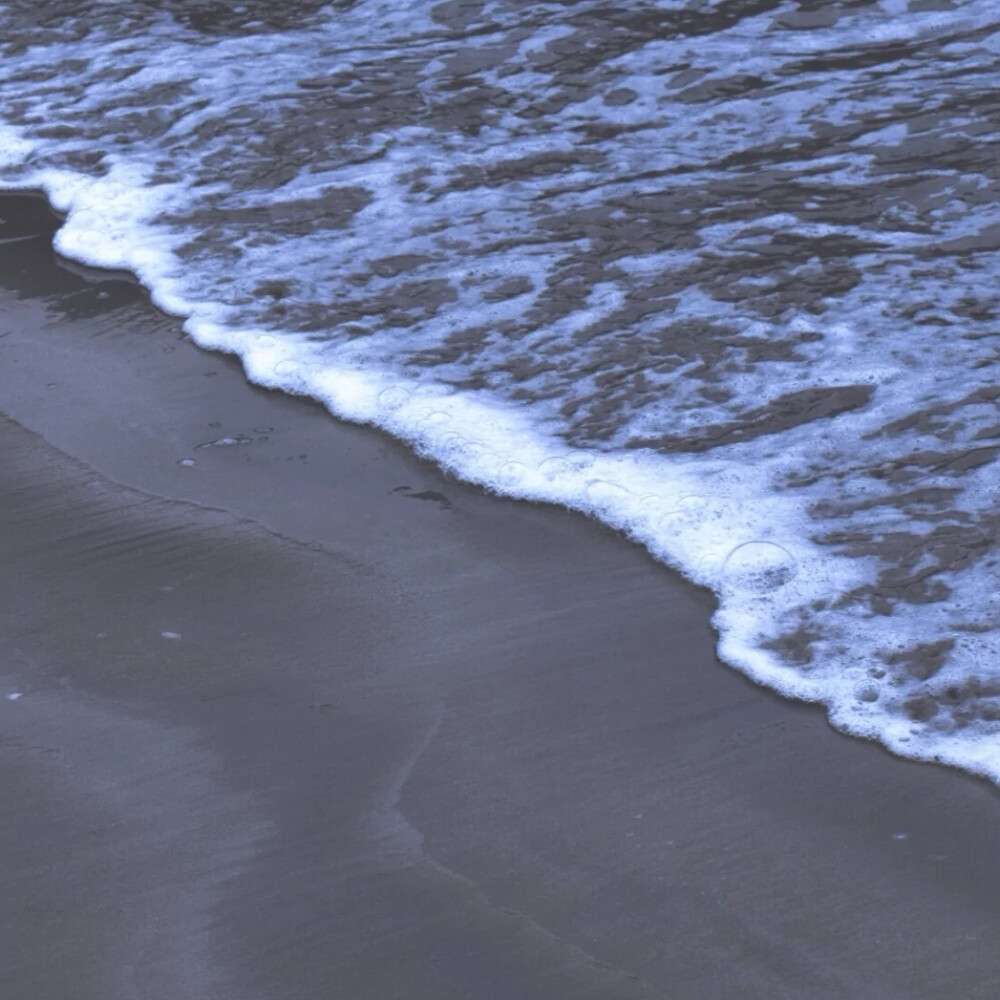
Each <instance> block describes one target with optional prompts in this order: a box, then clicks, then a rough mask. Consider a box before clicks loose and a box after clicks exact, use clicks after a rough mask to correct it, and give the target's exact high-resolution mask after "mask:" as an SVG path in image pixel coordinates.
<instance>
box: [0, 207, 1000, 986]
mask: <svg viewBox="0 0 1000 1000" xmlns="http://www.w3.org/2000/svg"><path fill="white" fill-rule="evenodd" d="M0 218H4V219H5V220H6V221H7V223H8V225H7V226H6V227H5V230H4V231H5V238H7V237H20V236H24V237H26V238H25V239H23V240H20V239H19V240H18V241H16V242H6V243H3V244H2V245H0V412H2V414H3V419H2V421H0V455H2V458H0V554H2V565H3V573H2V585H0V695H2V697H0V776H2V777H0V781H2V784H0V789H2V802H3V807H2V809H0V900H2V904H0V970H2V971H0V979H2V980H3V981H4V985H3V987H2V988H0V993H2V995H3V997H4V1000H8V998H9V1000H22V998H23V1000H29V998H30V1000H65V998H68V997H72V998H74V1000H187V998H190V1000H202V998H204V1000H265V998H266V1000H271V998H274V1000H305V998H319V997H323V998H327V997H329V998H338V1000H340V998H343V1000H396V998H398V1000H449V998H455V1000H471V998H476V1000H528V998H531V1000H563V998H566V1000H569V998H584V997H588V998H602V1000H604V998H607V1000H611V998H640V997H642V998H649V997H664V998H670V1000H689V998H690V1000H730V998H732V1000H737V998H738V1000H784V998H788V1000H832V998H851V1000H923V998H927V1000H931V998H934V1000H940V998H949V997H954V998H962V1000H975V998H982V1000H987V998H989V1000H992V998H994V997H995V996H996V992H997V986H996V983H997V981H998V978H1000V958H998V957H997V954H996V950H995V947H994V943H995V941H996V940H997V938H998V935H1000V903H998V900H1000V874H998V872H997V866H996V858H997V856H998V851H1000V799H998V796H997V792H996V789H995V788H994V787H992V786H991V785H989V784H987V783H985V782H983V781H979V780H976V779H973V778H970V777H968V776H967V775H964V774H962V773H959V772H957V771H951V770H947V769H944V768H940V767H935V766H929V765H920V764H915V763H911V762H906V761H902V760H898V759H895V758H892V757H890V756H889V755H888V754H886V753H885V752H884V751H883V750H881V749H880V748H879V747H877V746H876V745H874V744H869V743H865V742H862V741H859V740H855V739H849V738H846V737H844V736H841V735H840V734H838V733H836V732H834V731H833V730H832V729H831V728H830V727H829V726H828V724H827V723H826V721H825V718H824V716H823V714H822V712H821V711H819V710H818V709H816V708H815V707H809V706H804V705H798V704H793V703H790V702H788V701H784V700H782V699H780V698H778V697H776V696H773V695H772V694H770V693H769V692H767V691H764V690H761V689H759V688H757V687H755V686H753V685H752V684H750V683H749V682H747V681H746V680H745V679H744V678H743V677H741V676H739V675H738V674H737V673H735V672H734V671H732V670H731V669H729V668H727V667H726V666H724V665H723V664H721V663H719V661H718V660H717V659H716V656H715V653H714V641H715V640H714V636H713V633H712V631H711V629H710V627H709V618H710V615H711V613H712V607H713V603H712V598H711V595H709V594H707V593H704V592H701V591H698V590H696V589H695V588H693V587H691V586H690V585H688V584H687V583H686V582H685V581H683V580H682V579H680V578H679V577H678V576H677V575H675V574H674V573H672V572H671V571H670V570H668V569H667V568H665V567H663V566H661V565H658V564H657V563H655V562H654V561H652V560H651V559H650V558H649V556H648V555H647V554H646V553H644V552H643V551H642V550H640V549H639V548H638V547H636V546H634V545H632V544H630V543H628V542H627V541H625V540H624V539H622V538H620V537H618V536H616V535H615V534H614V533H612V532H611V531H609V530H607V529H605V528H603V527H602V526H600V525H598V524H596V523H594V522H592V521H588V520H587V519H585V518H583V517H581V516H577V515H575V514H571V513H569V512H566V511H561V510H557V509H552V508H546V507H541V506H533V505H530V504H525V503H517V502H513V501H509V500H504V499H501V498H497V497H492V496H489V495H486V494H485V493H483V492H481V491H479V490H477V489H473V488H471V487H468V486H466V485H463V484H461V483H458V482H455V481H453V480H451V479H448V478H447V477H445V476H443V475H441V474H440V473H439V472H438V471H436V470H435V468H434V467H432V466H430V465H429V464H427V463H425V462H423V461H421V460H420V459H418V458H416V457H415V456H413V455H412V454H411V453H410V452H408V451H407V449H406V448H404V447H403V446H401V445H399V444H398V443H396V442H393V441H391V440H389V439H387V438H385V437H384V436H382V435H380V434H379V433H376V432H374V431H372V430H370V429H367V428H359V427H353V426H348V425H344V424H341V423H338V422H337V421H335V420H333V419H332V418H331V417H330V416H329V415H328V414H326V413H325V412H324V411H323V410H322V409H321V408H320V407H318V406H317V405H314V404H312V403H311V402H309V401H308V400H304V399H297V398H293V397H289V396H283V395H280V394H275V393H270V392H266V391H263V390H260V389H258V388H255V387H253V386H250V385H248V384H247V383H246V381H245V379H244V377H243V374H242V372H241V370H240V368H239V365H238V364H237V363H236V362H234V361H233V360H232V359H230V358H227V357H223V356H219V355H212V354H207V353H205V352H203V351H200V350H199V349H197V348H196V347H194V346H193V345H192V344H191V343H190V342H189V341H187V340H185V338H184V337H183V334H182V333H181V330H180V325H179V323H178V321H177V320H175V319H172V318H169V317H166V316H164V315H162V314H160V313H159V312H157V310H156V309H154V308H153V307H152V306H151V305H150V304H149V303H148V300H147V297H146V295H145V293H144V291H143V290H142V289H141V288H139V287H138V286H136V285H135V284H134V283H132V282H130V281H128V280H125V279H122V278H114V277H113V276H112V277H111V278H109V277H108V276H106V275H99V274H97V273H95V272H86V271H83V270H82V269H79V268H73V267H72V266H70V265H62V264H59V263H58V262H57V261H56V260H55V258H54V255H53V252H52V250H51V247H50V243H49V235H50V234H51V232H52V230H53V229H54V227H55V225H56V222H55V220H54V218H53V217H52V216H51V215H50V213H49V212H48V210H47V208H46V207H45V205H44V203H42V202H40V201H39V200H37V199H28V198H13V197H5V198H3V199H0ZM27 237H31V238H27Z"/></svg>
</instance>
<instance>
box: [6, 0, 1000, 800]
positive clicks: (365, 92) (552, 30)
mask: <svg viewBox="0 0 1000 1000" xmlns="http://www.w3.org/2000/svg"><path fill="white" fill-rule="evenodd" d="M274 6H275V5H273V4H263V3H251V2H246V3H244V4H243V5H234V6H231V7H225V8H221V7H220V8H219V9H217V10H216V9H213V10H209V9H208V8H206V7H205V6H204V5H202V4H196V3H193V2H184V0H172V2H168V3H163V4H160V5H158V9H157V10H156V11H154V10H152V8H151V7H150V6H149V5H146V4H139V3H135V2H132V3H124V2H114V0H111V2H105V3H101V4H97V5H89V8H90V9H87V10H86V12H85V13H83V14H81V13H80V9H81V8H80V5H79V4H77V3H71V2H68V0H65V2H52V3H48V4H46V5H45V17H44V19H43V18H41V17H40V16H39V13H38V6H37V4H36V3H34V2H31V3H29V2H27V0H16V2H7V3H0V39H2V41H0V57H2V63H0V80H2V83H3V86H2V88H0V122H2V126H0V182H2V183H3V184H4V185H5V186H7V187H42V188H44V189H45V190H46V191H47V192H48V194H49V197H50V199H51V200H52V202H53V203H54V205H55V206H56V207H57V208H59V209H61V210H62V211H64V212H65V213H66V214H67V219H66V223H65V225H64V226H63V228H62V229H61V231H60V232H59V234H58V237H57V248H58V249H59V251H60V252H61V253H63V254H65V255H66V256H68V257H71V258H74V259H77V260H81V261H85V262H87V263H91V264H95V265H98V266H106V267H114V268H129V269H131V270H132V271H134V272H135V273H136V274H137V275H138V276H139V277H140V278H141V279H142V281H143V282H144V283H145V284H146V285H147V286H148V287H149V289H150V291H151V293H152V295H153V299H154V301H155V302H156V303H157V304H159V305H160V306H161V307H162V308H164V309H166V310H168V311H170V312H173V313H175V314H177V315H179V316H182V317H184V318H185V323H186V328H187V330H188V331H189V332H190V334H191V335H192V336H193V337H194V338H195V340H197V341H198V342H199V343H201V344H203V345H204V346H206V347H211V348H217V349H221V350H225V351H230V352H234V353H237V354H239V355H240V356H241V357H242V358H243V361H244V364H245V366H246V370H247V373H248V375H249V377H250V378H252V379H254V380H255V381H258V382H261V383H263V384H266V385H270V386H275V387H279V388H282V389H285V390H287V391H290V392H298V393H306V394H309V395H312V396H315V397H317V398H319V399H321V400H323V401H324V402H326V404H327V405H328V406H329V407H330V409H331V411H332V412H333V413H335V414H337V415H338V416H341V417H344V418H347V419H351V420H358V421H365V422H369V423H373V424H376V425H378V426H381V427H383V428H385V429H386V430H388V431H390V432H391V433H393V434H395V435H397V436H399V437H401V438H404V439H405V440H407V441H410V442H411V443H412V444H413V445H414V446H415V447H416V448H418V449H419V450H420V451H421V452H422V453H424V454H426V455H429V456H432V457H433V458H434V459H436V460H437V461H438V462H440V463H441V464H442V465H444V466H446V467H448V468H449V469H451V470H453V471H454V472H456V473H457V474H458V475H461V476H463V477H465V478H468V479H470V480H473V481H476V482H479V483H481V484H483V485H484V486H487V487H488V488H490V489H493V490H496V491H498V492H502V493H505V494H509V495H512V496H518V497H524V498H527V499H536V500H547V501H553V502H556V503H561V504H565V505H567V506H570V507H574V508H578V509H580V510H584V511H588V512H589V513H591V514H593V515H594V516H597V517H599V518H601V519H602V520H604V521H606V522H608V523H609V524H612V525H615V526H617V527H618V528H620V529H622V530H623V531H625V532H627V533H628V534H630V535H631V536H632V537H633V538H635V539H636V540H637V541H639V542H641V543H642V544H644V545H646V546H647V547H648V548H649V549H650V550H651V551H652V552H653V553H654V554H655V555H656V556H657V557H659V558H661V559H662V560H664V561H665V562H667V563H669V564H671V565H673V566H675V567H677V568H678V569H680V570H681V571H682V572H683V573H685V574H686V575H687V576H688V577H690V578H691V579H692V580H695V581H697V582H698V583H701V584H704V585H707V586H709V587H711V588H713V589H714V590H715V592H716V593H717V594H718V596H719V610H718V613H717V615H716V619H715V624H716V626H717V628H718V630H719V633H720V636H721V641H720V652H721V655H722V656H723V657H724V658H725V659H726V660H727V661H729V662H730V663H732V664H733V665H735V666H737V667H739V668H740V669H742V670H744V671H745V672H747V673H748V674H750V675H751V676H753V677H755V678H756V679H758V680H760V681H762V682H764V683H766V684H768V685H770V686H772V687H774V688H776V689H778V690H779V691H782V692H784V693H786V694H789V695H791V696H794V697H799V698H806V699H810V700H814V701H821V702H824V703H825V704H826V705H827V706H828V708H829V712H830V717H831V720H832V721H833V723H834V724H835V725H837V726H839V727H841V728H844V729H846V730H849V731H851V732H854V733H857V734H860V735H865V736H869V737H874V738H877V739H879V740H881V741H882V742H883V743H885V744H886V745H887V746H889V747H891V748H892V749H894V750H895V751H897V752H900V753H904V754H907V755H910V756H916V757H926V758H933V759H939V760H944V761H947V762H950V763H954V764H957V765H959V766H962V767H965V768H967V769H969V770H973V771H977V772H980V773H984V774H987V775H989V776H990V777H992V778H993V779H995V780H1000V655H998V654H1000V642H998V638H997V637H998V625H1000V622H998V617H1000V614H998V612H1000V594H998V589H1000V588H998V579H1000V571H998V563H997V559H998V551H997V549H998V546H997V539H998V524H1000V512H998V511H1000V507H998V504H997V495H998V488H1000V487H998V482H1000V477H998V476H997V455H998V453H1000V406H998V399H1000V383H998V380H997V371H998V360H1000V359H998V353H1000V351H998V347H1000V335H998V330H1000V328H998V321H1000V256H998V251H1000V205H998V200H997V185H998V183H1000V157H998V155H997V149H998V146H997V140H998V132H1000V88H998V86H997V83H998V82H1000V81H998V77H1000V73H998V70H997V65H998V56H1000V13H998V12H997V8H996V4H995V3H994V2H993V0H970V2H962V3H957V2H950V0H883V2H881V3H868V2H856V0H855V2H848V0H844V2H840V3H829V4H822V5H818V4H801V3H792V2H778V0H720V2H693V0H692V2H680V0H676V2H669V0H667V2H652V0H631V2H624V3H621V4H617V5H614V6H609V5H607V4H604V3H596V2H587V0H581V2H578V3H574V4H568V5H567V4H564V3H531V2H513V0H497V2H491V3H477V2H469V3H466V2H462V3H456V2H445V3H437V4H431V3H424V2H415V3H407V4H402V3H390V2H386V0H358V2H356V3H339V4H332V5H328V6H320V5H319V4H311V3H295V2H289V3H285V4H282V5H280V7H281V10H280V12H275V11H274V10H272V9H271V8H273V7H274Z"/></svg>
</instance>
